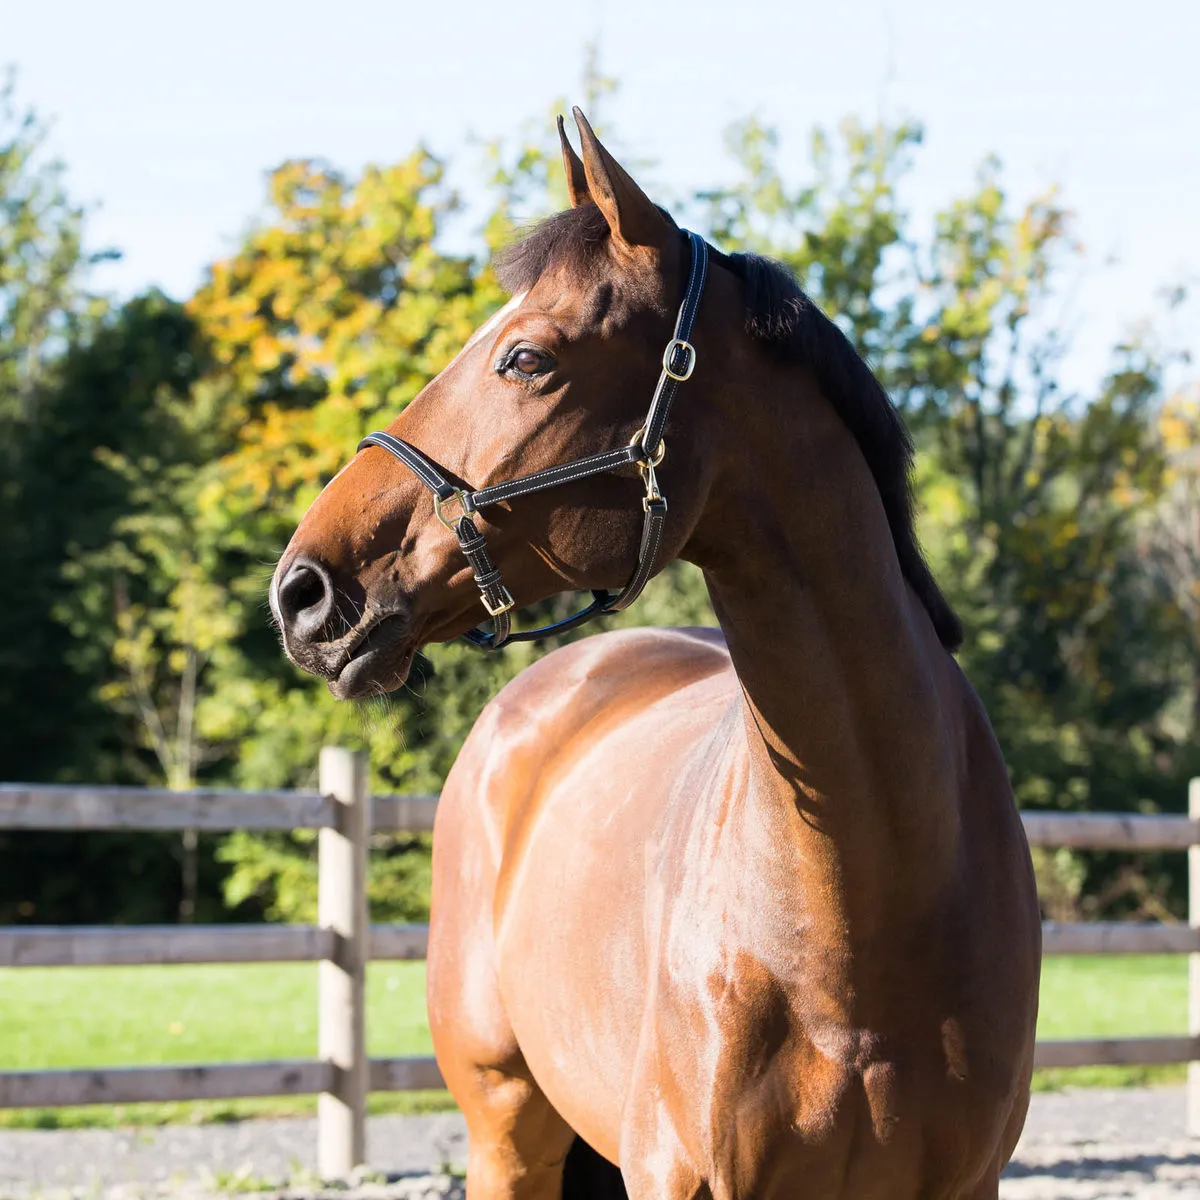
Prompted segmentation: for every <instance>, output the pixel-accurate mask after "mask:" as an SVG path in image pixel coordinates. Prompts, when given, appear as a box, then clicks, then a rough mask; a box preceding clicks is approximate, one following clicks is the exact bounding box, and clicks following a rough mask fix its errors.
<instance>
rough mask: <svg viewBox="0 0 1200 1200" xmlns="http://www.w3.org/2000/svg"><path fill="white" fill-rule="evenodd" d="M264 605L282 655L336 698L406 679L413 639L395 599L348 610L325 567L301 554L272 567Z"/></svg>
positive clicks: (404, 613)
mask: <svg viewBox="0 0 1200 1200" xmlns="http://www.w3.org/2000/svg"><path fill="white" fill-rule="evenodd" d="M270 603H271V613H272V615H273V616H274V618H275V622H276V624H277V625H278V627H279V631H280V633H281V635H282V640H283V649H284V653H285V654H286V655H287V656H288V658H289V659H291V661H292V662H293V663H295V665H296V666H297V667H299V668H300V669H301V670H302V671H307V672H308V673H309V674H311V675H318V676H320V677H321V678H322V679H324V680H325V681H326V682H327V683H328V685H329V690H330V691H331V692H332V693H333V694H334V695H335V696H336V697H337V698H338V699H339V700H348V699H353V698H357V697H360V696H369V695H382V694H383V693H384V692H389V691H392V690H393V689H394V688H398V687H400V686H401V685H402V684H403V683H404V681H405V680H406V679H407V678H408V672H409V670H410V668H411V666H412V660H413V654H414V653H415V651H416V642H415V639H414V638H413V636H412V622H411V620H410V617H409V613H408V608H407V606H406V605H405V604H403V603H401V602H400V601H399V600H398V599H396V598H392V599H390V601H389V603H388V605H387V607H386V608H381V607H376V606H373V605H372V604H370V603H369V602H367V603H365V604H364V605H363V606H362V611H361V613H359V612H357V611H353V605H352V602H351V600H350V598H349V597H348V596H346V595H345V593H343V592H341V591H340V590H339V589H338V588H337V587H335V585H334V582H333V577H332V575H331V574H330V572H329V569H328V568H327V567H326V566H325V565H324V564H323V563H321V562H319V561H318V560H316V559H313V558H310V557H307V556H303V555H301V556H298V557H296V558H294V559H292V560H291V561H290V562H288V563H286V564H283V563H281V564H280V566H279V568H278V569H277V570H276V572H275V578H274V579H273V580H272V584H271V593H270ZM347 610H351V611H347Z"/></svg>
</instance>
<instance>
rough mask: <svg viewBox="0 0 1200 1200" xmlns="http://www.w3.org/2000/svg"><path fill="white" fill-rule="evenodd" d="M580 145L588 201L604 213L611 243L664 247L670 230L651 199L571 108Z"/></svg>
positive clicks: (577, 111) (585, 120)
mask: <svg viewBox="0 0 1200 1200" xmlns="http://www.w3.org/2000/svg"><path fill="white" fill-rule="evenodd" d="M571 111H572V113H574V115H575V124H576V125H578V126H579V138H580V141H581V142H582V144H583V170H584V174H585V175H586V177H587V188H588V194H589V198H590V199H592V200H594V201H595V202H596V206H597V207H598V208H599V209H600V211H601V212H602V213H603V214H604V219H605V220H606V221H607V222H608V228H609V231H610V232H611V234H612V237H613V241H614V242H616V243H617V245H619V246H625V247H627V248H628V247H633V246H653V247H655V248H658V247H661V246H665V245H666V243H667V240H668V238H669V237H670V235H671V227H670V225H668V224H667V221H666V219H665V218H664V217H663V215H662V213H660V212H659V211H658V209H657V208H655V207H654V205H653V203H652V202H651V200H650V197H649V196H647V195H646V193H645V192H643V191H642V189H641V188H640V187H638V185H637V184H636V183H634V181H633V179H632V177H631V176H630V175H629V173H628V172H627V171H626V170H625V168H624V167H623V166H621V164H620V163H619V162H617V160H616V159H615V158H613V156H612V155H611V154H609V152H608V151H607V150H605V148H604V147H603V146H602V145H601V144H600V139H599V138H598V137H596V135H595V133H594V132H593V131H592V127H591V126H590V125H589V124H588V120H587V117H585V116H584V115H583V113H582V112H581V111H580V110H579V109H578V108H573V109H572V110H571Z"/></svg>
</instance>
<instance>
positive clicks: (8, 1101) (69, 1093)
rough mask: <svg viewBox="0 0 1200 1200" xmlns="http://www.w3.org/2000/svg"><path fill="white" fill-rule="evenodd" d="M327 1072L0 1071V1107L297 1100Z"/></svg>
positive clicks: (290, 1067)
mask: <svg viewBox="0 0 1200 1200" xmlns="http://www.w3.org/2000/svg"><path fill="white" fill-rule="evenodd" d="M332 1070H333V1068H332V1067H331V1066H330V1065H329V1064H328V1063H323V1062H321V1061H319V1060H318V1059H298V1060H294V1061H291V1062H265V1063H213V1064H211V1065H205V1066H179V1067H121V1068H104V1069H101V1070H82V1071H0V1108H69V1107H72V1106H74V1105H79V1104H140V1103H143V1102H153V1103H162V1102H165V1101H178V1100H233V1099H237V1098H240V1097H246V1096H303V1095H308V1094H310V1093H312V1092H320V1091H324V1090H326V1089H327V1088H328V1087H329V1083H330V1080H331V1078H332V1074H331V1073H332Z"/></svg>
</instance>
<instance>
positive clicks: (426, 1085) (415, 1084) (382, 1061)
mask: <svg viewBox="0 0 1200 1200" xmlns="http://www.w3.org/2000/svg"><path fill="white" fill-rule="evenodd" d="M369 1086H370V1089H371V1091H373V1092H412V1091H431V1090H434V1089H441V1088H444V1087H445V1086H446V1084H445V1081H444V1080H443V1079H442V1073H441V1072H440V1071H439V1070H438V1065H437V1060H436V1059H433V1058H373V1059H371V1071H370V1084H369Z"/></svg>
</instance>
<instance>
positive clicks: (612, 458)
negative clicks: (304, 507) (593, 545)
mask: <svg viewBox="0 0 1200 1200" xmlns="http://www.w3.org/2000/svg"><path fill="white" fill-rule="evenodd" d="M685 232H686V233H687V238H688V243H689V245H690V247H691V268H690V270H689V272H688V283H687V291H686V292H685V293H684V297H683V303H682V304H681V305H680V306H679V316H678V318H677V319H676V321H675V336H674V337H673V338H672V339H671V340H670V341H669V342H668V343H667V348H666V349H665V350H664V351H663V357H662V374H661V375H659V377H658V386H657V387H655V389H654V396H653V398H652V399H651V401H650V409H649V411H648V412H647V413H646V420H645V423H644V424H643V425H642V427H641V428H640V429H639V430H638V431H637V433H635V434H634V435H633V438H632V440H631V441H630V443H629V445H628V446H622V447H620V448H619V449H617V450H604V451H602V452H601V453H599V454H592V455H590V456H589V457H587V458H577V459H576V460H575V461H574V462H569V463H563V464H562V465H561V466H557V467H547V468H545V470H542V471H534V472H533V473H532V474H530V475H522V476H520V477H519V478H517V479H512V480H509V482H507V483H495V484H492V485H491V486H490V487H485V488H479V489H478V490H477V491H471V490H470V489H464V488H456V487H455V486H454V485H453V484H452V483H450V481H449V480H447V479H446V477H445V476H444V475H443V474H442V472H441V470H440V469H439V468H438V467H437V466H436V465H435V464H434V462H433V461H432V460H431V459H430V458H428V457H427V456H426V455H425V454H423V453H422V452H421V451H420V450H418V449H417V448H416V447H415V446H411V445H409V443H408V442H404V441H401V440H400V438H398V437H393V436H392V435H391V434H390V433H369V434H367V436H366V437H365V438H363V440H362V441H361V442H359V444H358V449H359V450H362V449H364V448H365V447H367V446H378V447H379V448H380V449H382V450H386V451H387V452H388V453H389V454H391V455H393V456H395V457H396V458H397V459H399V460H400V462H402V463H403V464H404V465H405V466H406V467H408V468H409V470H410V471H412V473H413V474H414V475H416V477H417V478H418V479H419V480H420V481H421V482H422V483H423V484H424V485H425V486H426V487H427V488H428V489H429V490H430V491H431V492H432V493H433V507H434V511H435V513H436V514H437V518H438V520H439V521H441V523H442V524H443V525H445V526H446V528H447V529H449V530H450V531H451V532H452V533H453V534H454V535H455V536H456V537H457V538H458V545H459V549H461V550H462V552H463V554H464V555H465V556H466V559H467V562H468V563H469V564H470V566H471V570H472V571H473V572H474V574H475V582H476V584H477V585H478V587H479V592H480V599H481V601H482V602H483V607H484V608H486V609H487V611H488V615H489V616H490V617H491V618H492V631H491V632H490V633H489V632H488V631H486V630H484V629H472V630H470V631H469V632H468V633H466V634H464V635H463V636H464V637H465V638H466V639H467V641H469V642H470V643H471V644H472V645H474V646H478V647H479V648H480V649H483V650H498V649H500V647H501V646H503V645H504V644H505V642H530V641H534V640H536V639H538V638H544V637H549V636H551V635H552V634H556V633H565V632H566V631H567V630H568V629H574V628H576V627H577V626H579V625H582V624H583V623H584V622H585V621H590V620H592V619H593V618H595V617H600V616H603V615H605V614H606V613H614V612H620V611H621V610H622V609H625V608H628V607H629V606H630V605H631V604H632V603H633V602H634V601H635V600H636V599H637V598H638V596H640V595H641V592H642V589H643V588H644V587H645V586H646V584H647V582H648V581H649V579H650V575H651V573H652V572H653V570H654V560H655V559H656V558H657V557H658V549H659V546H660V544H661V542H662V532H663V526H664V525H665V524H666V519H667V499H666V497H665V496H664V495H663V494H662V492H661V491H660V490H659V487H658V479H657V477H656V476H655V473H654V469H655V467H657V466H658V465H659V463H661V462H662V460H663V455H664V454H665V453H666V450H667V445H666V442H664V441H663V430H664V429H665V427H666V424H667V416H668V414H669V413H670V411H671V402H672V401H673V400H674V399H675V393H676V392H677V391H678V390H679V385H680V384H681V383H683V382H684V381H685V380H687V379H689V378H690V377H691V374H692V371H693V370H694V369H695V367H696V350H695V347H694V346H693V345H692V344H691V341H690V340H689V339H690V338H691V334H692V325H693V324H694V323H695V320H696V310H697V309H698V308H699V307H700V297H701V295H702V294H703V292H704V281H705V279H706V278H707V275H708V245H707V244H706V243H705V241H704V239H703V238H702V237H700V236H699V235H698V234H695V233H691V232H688V231H685ZM631 465H632V466H636V467H637V469H638V470H639V471H640V472H641V475H642V480H643V482H644V483H645V486H646V494H645V496H644V497H643V498H642V508H643V510H644V511H645V514H646V516H645V522H644V524H643V526H642V543H641V548H640V549H639V550H638V561H637V567H636V568H635V569H634V572H633V575H632V576H631V577H630V579H629V582H628V583H627V584H626V585H625V586H624V587H623V588H622V589H621V591H620V592H617V593H615V594H614V593H613V592H608V591H593V592H592V602H591V604H589V605H588V606H587V608H585V609H583V610H581V611H580V612H577V613H575V614H574V615H573V616H570V617H566V618H564V619H563V620H561V621H555V622H554V623H553V624H551V625H543V626H541V627H540V628H538V629H528V630H524V631H522V632H519V633H514V632H513V629H512V622H511V620H510V618H509V615H508V614H509V613H510V612H512V610H513V609H514V608H516V601H515V600H513V598H512V596H510V595H509V592H508V589H507V588H506V587H505V586H504V584H503V583H502V582H501V581H500V572H499V570H498V569H497V568H496V566H495V565H494V564H493V563H492V560H491V557H490V556H489V555H488V549H487V542H486V541H485V540H484V537H483V534H481V533H480V532H479V530H478V529H477V528H476V527H475V522H474V521H472V520H471V514H472V513H476V512H478V511H479V510H480V509H481V508H483V507H484V506H485V505H488V504H500V503H501V502H503V501H505V500H514V499H516V497H518V496H528V495H530V494H531V493H533V492H540V491H543V490H544V489H546V488H551V487H557V486H558V485H559V484H561V483H572V482H574V481H575V480H576V479H584V478H586V477H587V476H588V475H598V474H601V473H602V472H605V471H615V470H617V468H619V467H627V466H631ZM452 503H457V504H458V506H459V510H460V515H459V517H458V519H457V520H456V521H452V520H451V518H450V517H448V516H447V515H446V513H445V512H444V508H445V507H447V506H449V505H450V504H452Z"/></svg>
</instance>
